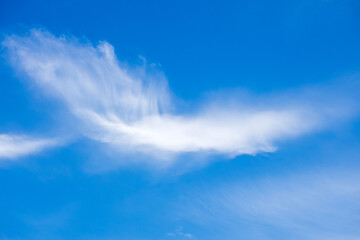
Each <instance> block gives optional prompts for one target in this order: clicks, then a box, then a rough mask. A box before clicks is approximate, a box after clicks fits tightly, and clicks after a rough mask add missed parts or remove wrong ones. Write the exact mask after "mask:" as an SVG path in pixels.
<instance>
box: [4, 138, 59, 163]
mask: <svg viewBox="0 0 360 240" xmlns="http://www.w3.org/2000/svg"><path fill="white" fill-rule="evenodd" d="M55 145H58V143H57V141H55V140H53V139H41V138H33V137H29V136H24V135H9V134H0V159H2V158H4V159H14V158H17V157H21V156H25V155H29V154H33V153H37V152H40V151H42V150H44V149H47V148H49V147H53V146H55Z"/></svg>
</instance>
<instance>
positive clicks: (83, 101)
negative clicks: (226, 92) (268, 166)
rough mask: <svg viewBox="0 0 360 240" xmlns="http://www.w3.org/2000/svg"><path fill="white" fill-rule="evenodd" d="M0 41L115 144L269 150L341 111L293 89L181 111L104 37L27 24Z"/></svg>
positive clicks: (83, 124) (83, 123) (175, 149)
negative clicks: (87, 38) (277, 98)
mask: <svg viewBox="0 0 360 240" xmlns="http://www.w3.org/2000/svg"><path fill="white" fill-rule="evenodd" d="M3 45H4V46H5V47H6V48H7V49H8V54H9V57H10V58H11V59H12V62H13V65H14V67H15V68H16V69H18V70H20V71H22V72H24V73H25V74H26V75H27V76H28V77H29V79H30V81H31V82H32V83H33V84H35V85H36V86H38V87H39V89H41V91H42V92H43V93H44V94H45V95H47V96H50V97H53V98H56V99H58V100H59V101H61V102H63V103H64V104H65V105H66V107H67V108H68V110H69V112H70V113H71V114H72V115H73V116H75V117H76V118H77V119H78V120H79V122H80V123H79V128H80V129H81V132H82V134H83V135H85V136H87V137H89V138H91V139H94V140H97V141H100V142H103V143H108V144H110V145H112V146H115V147H116V148H119V149H132V150H135V151H140V152H147V153H150V154H152V153H155V152H156V154H158V153H159V152H165V153H183V152H215V153H221V154H229V155H232V156H234V155H241V154H256V153H258V152H271V151H274V150H275V149H276V145H275V143H276V141H278V140H284V139H288V138H292V137H296V136H299V135H302V134H305V133H309V132H312V131H316V130H317V129H320V128H322V127H323V126H324V125H326V124H325V123H326V122H327V121H329V120H330V119H331V118H333V117H338V116H339V115H343V114H344V113H341V111H337V110H340V109H341V107H337V108H335V109H334V108H332V106H326V107H324V106H323V105H321V104H320V105H319V104H318V105H316V104H315V105H314V106H311V104H308V105H305V104H303V105H302V102H305V101H304V100H305V99H304V98H301V97H298V99H297V100H295V101H294V99H292V98H293V97H294V96H290V99H284V100H285V101H282V103H280V104H279V103H278V104H272V103H271V101H269V102H268V104H266V103H263V104H261V106H256V104H253V103H250V104H249V105H247V106H245V105H244V104H242V105H241V104H236V103H235V104H229V105H227V104H226V101H224V102H223V103H221V102H216V100H214V101H209V102H206V103H204V104H203V107H200V108H199V109H198V110H196V111H195V110H193V111H191V112H185V113H184V112H183V111H179V109H177V108H176V103H174V99H173V98H172V97H171V93H170V91H169V89H168V87H167V82H166V78H165V77H164V75H163V74H162V73H161V72H160V73H157V75H156V76H155V75H152V74H148V73H147V72H146V70H145V69H144V68H141V67H138V68H130V67H126V66H125V65H124V64H121V63H120V62H119V61H118V60H117V58H116V56H115V53H114V49H113V47H112V46H111V45H110V44H109V43H107V42H100V43H99V44H98V45H97V46H95V47H94V46H92V45H91V44H90V43H81V42H80V41H79V40H77V39H74V38H72V37H66V36H61V37H55V36H54V35H52V34H50V33H49V32H47V31H42V30H37V29H34V30H32V31H31V32H30V34H29V35H27V36H17V35H11V36H8V37H7V38H6V39H5V40H4V41H3ZM228 98H231V96H230V97H228ZM295 99H296V96H295ZM290 100H291V101H290ZM346 114H347V112H346V113H345V115H346Z"/></svg>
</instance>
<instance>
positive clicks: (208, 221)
mask: <svg viewBox="0 0 360 240" xmlns="http://www.w3.org/2000/svg"><path fill="white" fill-rule="evenodd" d="M359 180H360V178H359V176H358V174H357V173H356V171H351V170H346V171H342V170H337V171H331V170H330V171H329V170H327V171H321V170H320V171H318V172H317V171H314V172H304V173H301V174H299V173H298V174H291V175H286V176H279V177H275V176H272V177H266V178H265V177H263V178H260V179H256V180H253V181H232V182H230V183H223V184H217V185H216V186H202V187H197V188H194V189H192V190H191V191H190V192H189V193H185V194H183V196H187V197H182V198H181V201H180V202H178V203H177V204H178V211H179V212H178V217H180V218H181V219H186V220H187V221H190V222H192V223H193V224H195V225H196V226H198V227H201V226H208V225H211V226H215V229H214V231H215V232H216V235H214V236H213V238H211V239H218V237H219V235H222V234H225V236H224V237H225V238H233V236H237V237H238V238H245V239H274V238H275V239H334V240H335V239H348V240H354V239H359V234H360V230H359V222H360V218H359V211H360V204H359V200H360V187H359V184H358V182H359Z"/></svg>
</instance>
